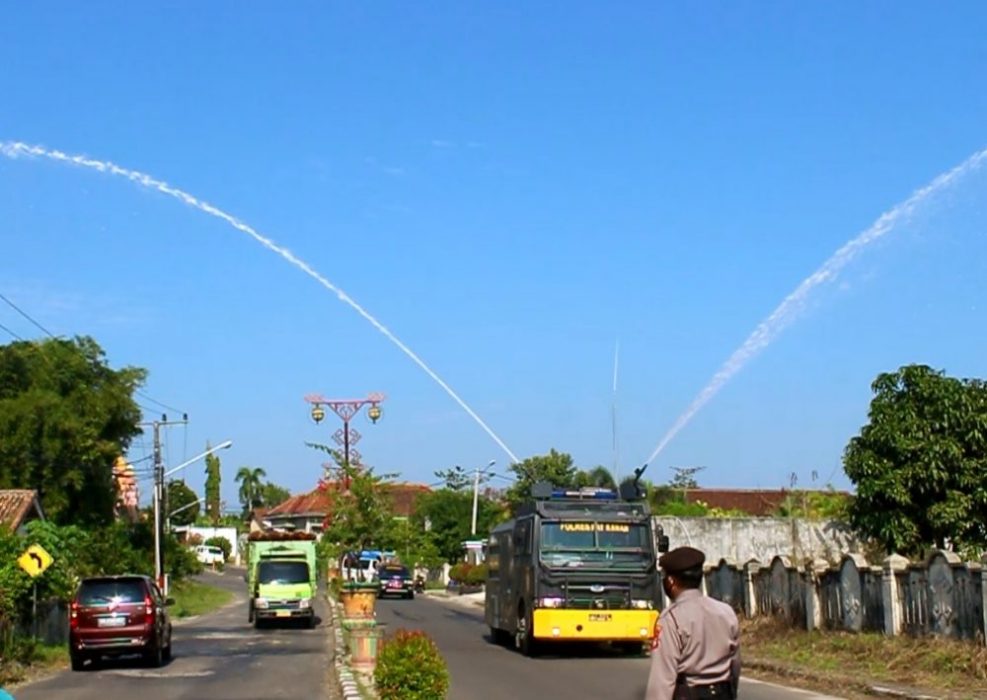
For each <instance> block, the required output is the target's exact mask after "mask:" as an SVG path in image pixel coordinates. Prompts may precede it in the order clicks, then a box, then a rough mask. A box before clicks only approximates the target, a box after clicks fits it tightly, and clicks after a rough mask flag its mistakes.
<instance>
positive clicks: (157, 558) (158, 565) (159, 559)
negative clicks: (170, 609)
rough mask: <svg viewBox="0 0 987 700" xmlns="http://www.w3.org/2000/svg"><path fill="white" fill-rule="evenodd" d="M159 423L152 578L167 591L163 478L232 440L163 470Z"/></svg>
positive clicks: (156, 438) (222, 447) (155, 468)
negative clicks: (162, 509)
mask: <svg viewBox="0 0 987 700" xmlns="http://www.w3.org/2000/svg"><path fill="white" fill-rule="evenodd" d="M160 425H167V423H165V422H160V423H159V422H157V421H155V423H154V578H155V580H156V581H157V583H158V588H160V589H161V591H162V592H164V593H167V592H168V591H167V586H166V585H165V579H164V547H163V546H162V545H163V543H164V536H163V533H162V532H161V525H162V521H163V520H164V518H162V514H161V502H162V500H163V496H164V483H165V478H167V477H168V476H170V475H171V474H174V473H175V472H177V471H179V470H181V469H184V468H185V467H187V466H188V465H190V464H192V463H193V462H196V461H198V460H200V459H202V458H203V457H206V456H207V455H211V454H212V453H213V452H216V451H217V450H225V449H226V448H228V447H231V446H232V445H233V441H232V440H227V441H225V442H221V443H219V444H218V445H216V446H215V447H211V448H209V449H208V450H206V451H205V452H203V453H202V454H200V455H196V456H195V457H193V458H192V459H190V460H188V461H185V462H182V463H181V464H179V465H178V466H177V467H175V468H174V469H169V470H168V471H165V468H164V464H163V463H162V462H161V443H160V441H159V440H158V428H159V426H160Z"/></svg>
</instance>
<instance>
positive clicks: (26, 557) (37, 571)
mask: <svg viewBox="0 0 987 700" xmlns="http://www.w3.org/2000/svg"><path fill="white" fill-rule="evenodd" d="M54 561H55V560H54V559H53V558H52V556H51V555H50V554H48V552H46V551H45V548H44V547H42V546H41V545H40V544H32V545H31V546H30V547H28V548H27V551H26V552H24V553H23V554H22V555H21V556H20V557H18V559H17V563H18V564H20V565H21V568H22V569H24V571H26V572H27V573H28V575H29V576H31V577H32V578H33V577H35V576H40V575H41V574H43V573H44V572H45V571H46V570H47V569H48V567H49V566H51V565H52V563H53V562H54Z"/></svg>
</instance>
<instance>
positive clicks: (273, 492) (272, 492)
mask: <svg viewBox="0 0 987 700" xmlns="http://www.w3.org/2000/svg"><path fill="white" fill-rule="evenodd" d="M289 498H291V491H289V490H288V489H286V488H285V487H283V486H278V485H277V484H274V483H271V482H270V481H267V482H265V483H263V484H261V487H260V502H261V504H262V505H264V506H265V507H266V508H273V507H274V506H276V505H278V504H279V503H284V502H285V501H287V500H288V499H289Z"/></svg>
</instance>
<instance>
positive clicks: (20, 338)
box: [0, 324, 24, 342]
mask: <svg viewBox="0 0 987 700" xmlns="http://www.w3.org/2000/svg"><path fill="white" fill-rule="evenodd" d="M0 330H3V331H7V332H8V333H10V334H11V335H12V336H14V338H15V339H17V340H20V341H22V342H23V341H24V339H23V338H22V337H20V336H19V335H17V334H16V333H14V332H13V331H12V330H10V329H9V328H7V326H5V325H3V324H0Z"/></svg>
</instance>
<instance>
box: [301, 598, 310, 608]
mask: <svg viewBox="0 0 987 700" xmlns="http://www.w3.org/2000/svg"><path fill="white" fill-rule="evenodd" d="M310 607H312V599H311V598H302V599H301V600H299V601H298V608H299V609H300V610H308V609H309V608H310Z"/></svg>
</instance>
